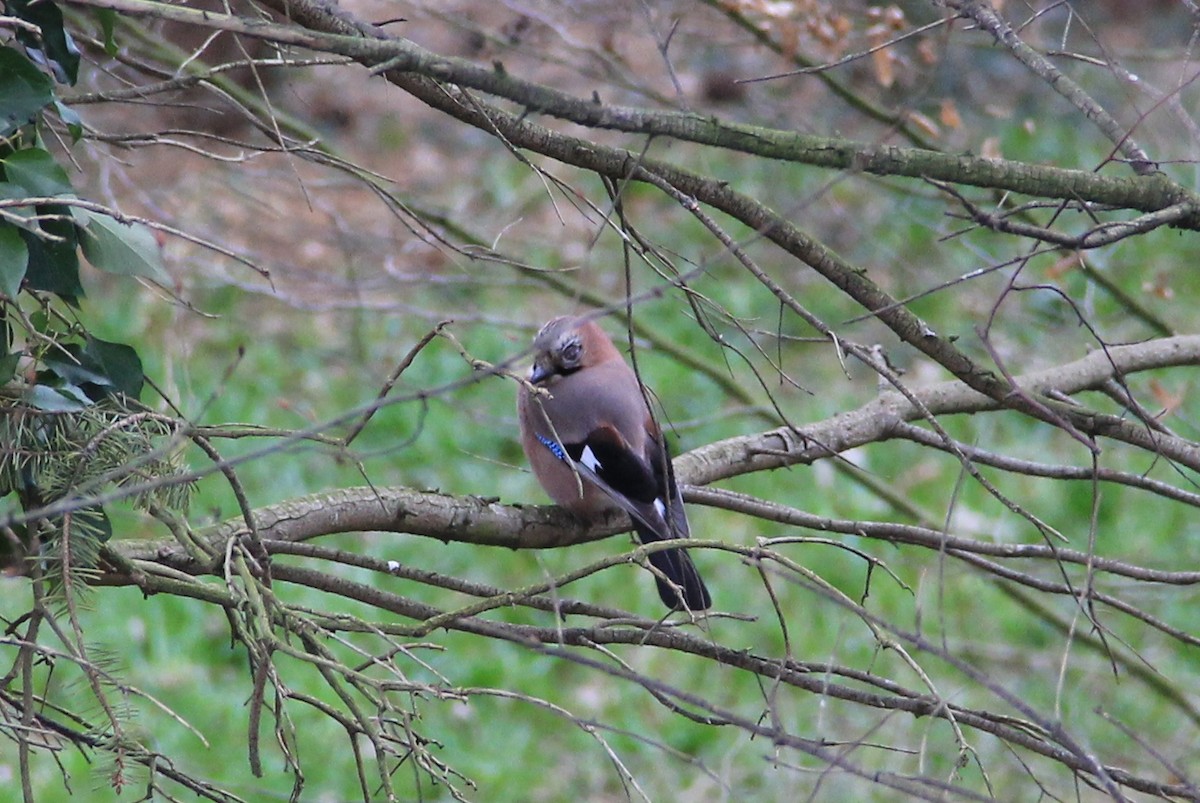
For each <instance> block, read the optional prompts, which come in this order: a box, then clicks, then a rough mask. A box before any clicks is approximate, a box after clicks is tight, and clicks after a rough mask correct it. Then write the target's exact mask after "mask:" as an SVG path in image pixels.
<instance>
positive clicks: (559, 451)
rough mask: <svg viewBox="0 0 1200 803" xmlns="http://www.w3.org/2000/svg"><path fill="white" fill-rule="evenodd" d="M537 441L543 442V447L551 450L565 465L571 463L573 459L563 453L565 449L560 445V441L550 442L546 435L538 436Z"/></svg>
mask: <svg viewBox="0 0 1200 803" xmlns="http://www.w3.org/2000/svg"><path fill="white" fill-rule="evenodd" d="M537 439H538V440H539V441H541V442H542V445H543V446H545V447H546V448H547V449H549V450H550V453H551V454H553V455H554V456H555V457H557V458H558V459H559V460H562V461H563V462H564V463H569V462H571V458H570V457H568V456H567V453H566V452H565V451H563V448H562V447H561V446H559V445H558V441H553V440H550V439H549V438H547V437H546V436H545V435H538V436H537Z"/></svg>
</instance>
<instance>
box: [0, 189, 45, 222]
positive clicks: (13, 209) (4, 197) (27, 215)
mask: <svg viewBox="0 0 1200 803" xmlns="http://www.w3.org/2000/svg"><path fill="white" fill-rule="evenodd" d="M29 197H30V194H29V190H27V189H25V188H24V187H22V186H21V185H20V184H13V183H12V182H11V181H0V201H19V200H22V199H25V198H29ZM35 214H36V213H35V212H34V210H33V207H32V206H6V207H4V217H5V220H6V221H7V222H8V223H11V224H12V225H14V226H18V227H19V228H22V229H28V230H29V231H37V230H38V225H37V221H36V220H34V219H33V218H34V215H35ZM13 218H17V219H16V220H14V219H13Z"/></svg>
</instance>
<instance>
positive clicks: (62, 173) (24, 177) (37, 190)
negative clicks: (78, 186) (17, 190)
mask: <svg viewBox="0 0 1200 803" xmlns="http://www.w3.org/2000/svg"><path fill="white" fill-rule="evenodd" d="M0 165H3V167H4V177H5V179H6V180H8V181H10V182H12V183H13V184H17V185H19V186H21V187H24V188H25V189H27V190H29V193H30V194H31V195H33V196H36V197H40V198H50V197H53V196H55V195H70V194H71V193H72V192H74V188H73V187H72V186H71V179H69V178H67V171H66V170H63V169H62V166H61V165H60V164H59V163H58V162H56V161H55V160H54V157H53V156H51V155H50V151H47V150H43V149H42V148H23V149H21V150H19V151H16V152H15V153H11V154H9V155H8V157H6V158H5V159H3V160H0Z"/></svg>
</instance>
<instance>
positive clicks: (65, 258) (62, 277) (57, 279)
mask: <svg viewBox="0 0 1200 803" xmlns="http://www.w3.org/2000/svg"><path fill="white" fill-rule="evenodd" d="M38 213H39V214H59V215H67V216H69V215H70V209H68V208H67V207H65V206H58V205H46V206H40V207H38ZM41 229H42V231H44V232H46V233H48V234H52V235H55V236H56V237H58V238H60V239H59V240H56V241H50V240H46V239H43V238H42V237H39V236H38V235H37V234H34V233H32V232H28V231H23V232H21V236H22V237H23V238H24V239H25V245H26V246H28V248H29V270H28V272H27V273H26V274H25V282H26V284H27V285H28V286H29V287H30V288H32V289H34V290H45V291H46V292H48V293H55V294H57V295H58V296H59V297H61V298H62V299H63V300H64V301H66V302H67V303H69V304H71V305H76V304H77V303H78V302H77V299H78V298H79V297H80V296H82V295H83V285H82V284H80V283H79V254H78V251H77V249H78V247H79V242H78V240H77V239H76V237H75V224H74V223H72V222H71V221H70V220H43V221H41Z"/></svg>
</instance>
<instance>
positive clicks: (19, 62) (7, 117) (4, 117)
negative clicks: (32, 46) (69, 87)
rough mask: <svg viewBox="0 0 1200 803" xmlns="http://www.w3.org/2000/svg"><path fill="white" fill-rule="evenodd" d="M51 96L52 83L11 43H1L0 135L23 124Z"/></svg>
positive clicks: (2, 135)
mask: <svg viewBox="0 0 1200 803" xmlns="http://www.w3.org/2000/svg"><path fill="white" fill-rule="evenodd" d="M53 100H54V83H53V82H52V81H51V80H50V78H49V77H48V76H47V75H46V74H45V73H43V72H42V71H41V70H39V69H38V68H37V67H34V66H33V65H32V64H31V63H30V62H29V59H27V58H25V56H23V55H22V54H20V53H18V52H17V51H16V50H14V49H12V48H11V47H0V137H6V136H8V135H9V134H11V133H12V132H14V131H16V130H17V129H18V128H20V127H21V126H23V125H26V124H27V123H28V122H29V121H30V119H32V118H33V116H34V115H35V114H37V113H38V112H39V111H41V109H42V108H43V107H45V106H46V105H47V104H49V103H50V102H52V101H53Z"/></svg>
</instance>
